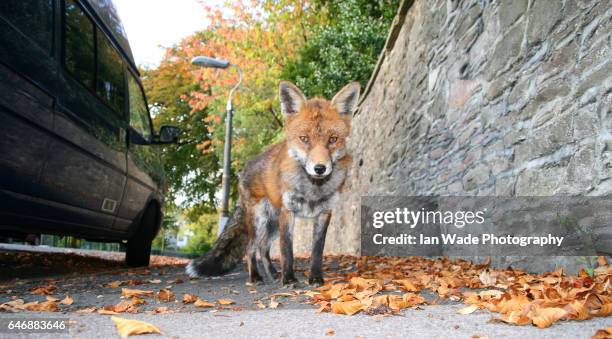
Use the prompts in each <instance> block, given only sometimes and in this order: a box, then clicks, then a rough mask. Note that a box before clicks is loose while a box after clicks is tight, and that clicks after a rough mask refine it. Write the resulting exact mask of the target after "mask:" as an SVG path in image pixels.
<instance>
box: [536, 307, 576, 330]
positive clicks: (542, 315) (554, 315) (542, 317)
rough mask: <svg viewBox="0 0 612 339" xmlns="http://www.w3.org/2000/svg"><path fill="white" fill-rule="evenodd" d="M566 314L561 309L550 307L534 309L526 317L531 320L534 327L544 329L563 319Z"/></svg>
mask: <svg viewBox="0 0 612 339" xmlns="http://www.w3.org/2000/svg"><path fill="white" fill-rule="evenodd" d="M566 314H567V312H566V311H565V310H564V309H562V308H558V307H550V308H535V309H534V310H532V312H531V313H530V314H529V315H528V316H529V317H530V318H531V321H533V324H534V325H536V326H537V327H539V328H546V327H549V326H550V325H552V324H553V323H554V322H556V321H557V320H559V319H561V318H563V317H564V316H565V315H566Z"/></svg>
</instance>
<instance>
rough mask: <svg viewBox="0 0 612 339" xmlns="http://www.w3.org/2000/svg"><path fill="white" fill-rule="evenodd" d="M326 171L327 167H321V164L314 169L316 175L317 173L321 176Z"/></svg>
mask: <svg viewBox="0 0 612 339" xmlns="http://www.w3.org/2000/svg"><path fill="white" fill-rule="evenodd" d="M326 169H327V168H326V167H325V165H321V164H319V165H315V167H314V171H315V173H317V174H319V175H321V174H323V173H325V170H326Z"/></svg>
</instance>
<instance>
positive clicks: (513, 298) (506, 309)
mask: <svg viewBox="0 0 612 339" xmlns="http://www.w3.org/2000/svg"><path fill="white" fill-rule="evenodd" d="M495 304H496V306H497V307H493V308H489V310H491V311H494V312H499V313H504V314H505V313H510V312H512V311H519V312H521V311H523V310H524V309H525V307H526V306H527V305H529V304H531V301H530V300H529V298H527V296H525V295H523V294H518V295H511V294H505V295H504V296H503V297H502V299H500V300H499V301H498V300H495V301H494V302H493V305H495Z"/></svg>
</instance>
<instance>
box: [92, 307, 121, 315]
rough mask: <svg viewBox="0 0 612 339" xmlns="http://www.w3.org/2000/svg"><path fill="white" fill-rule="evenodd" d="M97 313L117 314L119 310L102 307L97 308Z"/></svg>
mask: <svg viewBox="0 0 612 339" xmlns="http://www.w3.org/2000/svg"><path fill="white" fill-rule="evenodd" d="M97 313H98V314H103V315H115V314H119V312H115V311H109V310H106V309H103V308H101V309H99V310H98V312H97Z"/></svg>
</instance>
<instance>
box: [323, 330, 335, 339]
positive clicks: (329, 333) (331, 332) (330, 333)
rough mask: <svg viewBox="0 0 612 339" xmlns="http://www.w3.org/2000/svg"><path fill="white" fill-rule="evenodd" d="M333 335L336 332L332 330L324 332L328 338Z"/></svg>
mask: <svg viewBox="0 0 612 339" xmlns="http://www.w3.org/2000/svg"><path fill="white" fill-rule="evenodd" d="M335 333H336V331H334V329H333V328H328V329H326V330H325V335H326V336H328V337H331V336H333V335H334V334H335Z"/></svg>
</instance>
